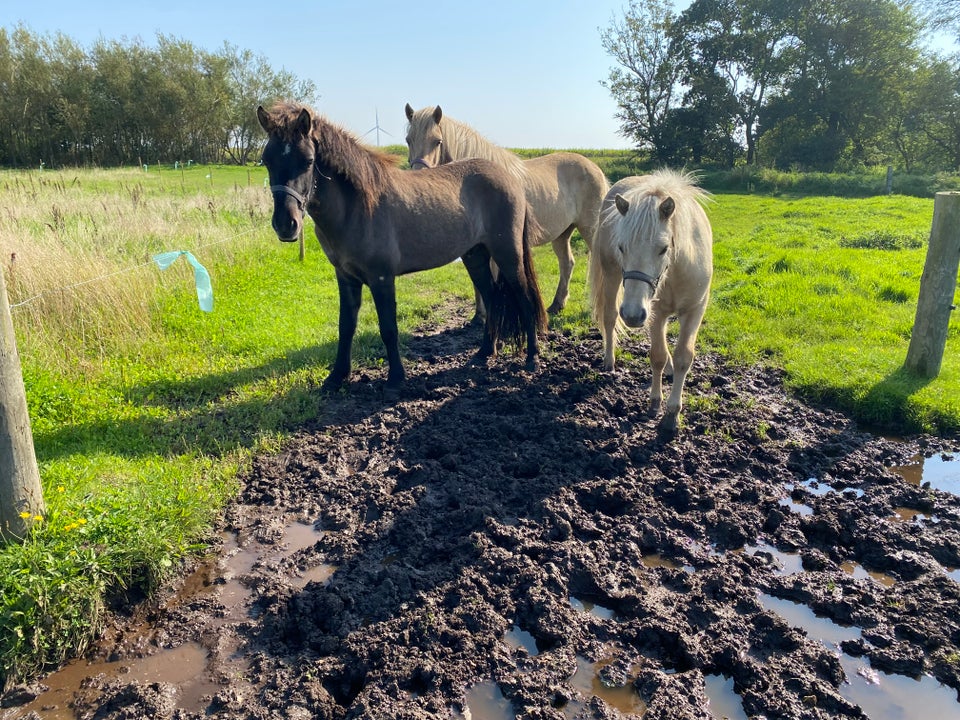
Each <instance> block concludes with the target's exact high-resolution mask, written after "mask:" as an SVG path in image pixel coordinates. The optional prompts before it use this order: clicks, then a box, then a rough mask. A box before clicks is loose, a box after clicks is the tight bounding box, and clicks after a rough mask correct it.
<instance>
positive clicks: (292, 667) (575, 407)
mask: <svg viewBox="0 0 960 720" xmlns="http://www.w3.org/2000/svg"><path fill="white" fill-rule="evenodd" d="M475 332H476V331H475V330H472V329H469V328H448V329H441V330H424V331H422V334H420V335H418V336H417V337H415V338H413V339H412V340H411V342H410V343H409V346H408V349H407V354H406V357H407V369H408V371H409V376H410V380H409V383H408V386H407V387H406V389H405V391H404V394H403V396H402V398H401V399H400V401H399V402H396V403H394V404H390V405H386V404H384V403H383V402H382V400H381V397H380V393H381V389H382V382H383V381H382V378H381V377H380V375H379V373H377V372H367V373H360V374H359V375H358V376H356V377H355V378H354V381H353V382H352V383H351V385H350V386H349V389H348V391H346V392H345V393H342V394H340V395H338V396H336V397H335V398H333V399H331V400H330V401H329V402H328V403H327V404H326V405H325V406H324V410H323V411H322V413H321V414H320V416H319V417H318V419H317V421H316V423H315V425H314V426H312V427H309V428H303V429H302V430H301V431H300V432H299V433H298V434H297V435H296V436H295V437H294V438H293V439H292V440H291V441H290V442H289V443H288V444H287V445H286V447H285V448H284V449H283V451H282V452H280V453H279V454H276V455H273V456H269V457H261V458H258V459H257V460H256V462H255V464H254V467H253V469H252V472H251V473H250V474H249V476H248V477H245V478H244V486H243V490H242V493H241V495H240V497H239V498H238V500H237V502H236V503H235V504H233V505H232V506H231V507H230V508H229V509H228V511H227V513H226V515H225V517H224V520H223V527H222V532H221V533H220V535H218V537H217V538H216V539H215V545H216V547H217V549H218V552H217V553H215V554H213V555H212V556H211V558H210V559H209V560H208V561H207V562H205V563H202V564H200V565H198V566H197V567H195V568H192V571H191V572H190V573H188V574H187V575H185V577H184V578H183V579H182V580H181V581H179V582H178V583H175V584H174V585H172V586H171V587H170V588H169V589H168V590H167V591H166V592H165V593H164V594H163V595H162V596H161V597H160V598H159V599H158V600H156V601H154V602H151V603H149V605H141V606H138V607H135V608H129V609H127V610H126V612H121V613H118V614H117V615H116V617H115V618H114V620H113V622H112V623H111V627H110V628H109V630H108V632H107V634H106V636H105V638H104V640H103V642H102V643H101V644H100V647H99V648H98V650H97V652H96V653H94V654H93V656H92V657H91V658H89V659H87V660H84V661H82V662H80V663H75V664H74V665H73V666H71V667H70V668H68V669H67V670H68V671H69V672H70V673H72V675H71V677H72V678H73V680H72V681H71V682H75V683H76V685H75V686H73V689H67V690H61V691H60V693H59V694H57V692H55V691H54V690H46V691H44V688H45V687H53V686H55V685H56V684H57V682H58V677H57V676H51V677H50V678H46V679H44V680H43V681H41V682H39V683H34V684H33V685H31V686H26V687H21V688H17V689H15V691H13V692H11V693H8V695H7V696H6V697H4V698H3V699H2V700H3V703H4V708H6V709H2V710H0V718H2V719H3V720H10V719H11V718H20V717H30V718H36V717H41V718H73V717H78V718H98V719H103V720H107V719H117V720H119V719H121V718H178V719H180V720H186V719H188V718H189V719H193V718H289V719H293V720H296V719H300V718H304V719H306V718H319V719H321V720H340V719H346V718H377V719H379V718H382V719H384V720H386V719H387V718H390V719H391V720H396V719H398V718H407V719H410V720H418V719H421V718H423V719H425V718H472V720H481V719H491V718H492V719H495V720H499V718H512V717H523V718H543V719H544V720H546V719H548V718H549V719H551V720H554V719H555V720H573V719H574V718H618V717H624V716H627V715H632V716H639V715H643V716H644V717H646V718H650V719H654V718H663V719H667V718H671V719H672V718H711V717H717V718H719V717H723V716H728V717H732V718H736V717H742V718H746V717H750V718H757V717H764V718H768V719H773V718H862V717H870V718H880V719H882V718H894V717H931V718H932V717H943V718H948V717H960V702H958V691H960V606H958V600H960V575H958V572H957V568H960V498H958V496H957V495H956V494H955V493H954V492H947V491H944V490H942V489H939V488H937V487H933V486H930V485H927V486H923V485H921V484H920V482H910V481H908V480H907V479H905V478H904V477H903V476H902V475H901V474H899V473H897V472H895V471H894V470H892V469H891V468H894V467H897V466H903V465H908V464H910V463H911V462H914V461H915V459H916V457H917V456H920V457H929V456H933V457H942V458H943V459H945V460H947V461H949V460H951V458H952V457H953V456H952V452H953V451H954V450H955V449H957V448H958V445H957V443H956V442H955V441H950V440H944V439H939V438H934V437H917V438H911V439H907V440H903V441H892V440H887V439H884V438H880V437H876V436H874V435H870V434H868V433H865V432H862V431H860V430H859V429H858V428H857V427H856V425H855V424H854V423H852V422H851V421H850V420H849V419H848V418H846V417H845V416H843V415H841V414H838V413H835V412H831V411H827V410H823V409H818V408H815V407H810V406H808V405H806V404H804V403H803V402H800V401H798V400H796V399H793V398H791V397H790V396H788V395H787V394H785V393H784V391H783V388H782V384H781V380H780V377H779V376H778V374H777V373H776V372H774V371H771V370H767V369H762V368H759V367H746V368H743V367H734V366H731V365H728V364H726V363H724V361H723V360H722V359H720V358H718V357H716V356H710V355H704V356H700V357H698V359H697V362H696V364H695V367H694V370H693V372H692V374H691V377H690V382H689V391H688V393H687V403H688V407H687V410H686V412H685V424H684V427H683V429H682V430H681V432H680V434H679V436H678V437H676V438H674V439H666V438H662V437H660V436H658V434H657V431H656V428H655V421H654V420H652V419H651V418H649V417H647V415H646V413H645V404H646V400H647V396H648V388H649V379H650V378H649V375H650V371H649V366H648V364H647V362H646V345H645V339H643V338H640V337H635V338H633V339H632V340H629V341H628V343H627V347H628V348H629V349H631V350H632V352H633V354H634V356H635V359H634V360H630V361H628V362H626V363H625V364H624V365H623V368H622V370H621V371H620V372H619V373H618V374H617V375H616V376H612V377H611V376H607V375H603V374H601V373H599V372H598V369H599V366H600V348H599V338H598V337H590V338H587V339H586V340H578V341H573V340H571V339H570V338H568V337H564V336H563V335H559V334H556V333H554V334H552V335H551V337H550V338H549V342H548V344H547V346H548V349H547V351H546V355H545V357H544V362H543V367H542V369H541V370H540V371H539V372H538V373H536V374H534V375H529V374H525V373H523V372H522V370H521V368H522V365H521V361H520V360H519V359H517V358H515V357H504V358H501V359H500V361H499V362H498V364H497V365H495V366H494V367H493V368H492V369H490V370H489V371H482V370H479V369H477V368H475V367H470V366H467V360H468V359H469V356H470V353H471V352H472V350H473V348H474V347H475V345H476V337H475ZM91 662H92V663H94V664H89V663H91ZM61 677H62V676H61ZM898 708H899V709H898Z"/></svg>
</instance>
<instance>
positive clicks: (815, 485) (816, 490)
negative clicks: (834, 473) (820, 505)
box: [787, 478, 864, 498]
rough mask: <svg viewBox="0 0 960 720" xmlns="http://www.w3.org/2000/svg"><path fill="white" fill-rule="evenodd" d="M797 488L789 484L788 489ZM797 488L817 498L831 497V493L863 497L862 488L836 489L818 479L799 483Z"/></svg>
mask: <svg viewBox="0 0 960 720" xmlns="http://www.w3.org/2000/svg"><path fill="white" fill-rule="evenodd" d="M794 487H795V486H794V485H791V484H788V485H787V489H788V490H792V489H793V488H794ZM796 487H802V488H803V489H804V490H806V491H807V492H808V493H810V494H811V495H816V496H817V497H823V496H824V495H829V494H830V493H840V494H841V495H846V494H847V493H852V494H853V495H854V496H856V497H858V498H859V497H863V494H864V493H863V490H861V489H860V488H854V487H842V488H835V487H833V486H832V485H828V484H827V483H825V482H820V481H819V480H817V479H816V478H810V479H809V480H805V481H803V482H802V483H797V485H796Z"/></svg>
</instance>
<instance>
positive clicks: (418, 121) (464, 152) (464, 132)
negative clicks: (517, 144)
mask: <svg viewBox="0 0 960 720" xmlns="http://www.w3.org/2000/svg"><path fill="white" fill-rule="evenodd" d="M434 109H435V108H433V107H425V108H422V109H420V110H417V111H416V112H415V113H414V114H413V118H411V120H410V129H411V130H412V131H413V132H415V133H421V134H422V133H425V132H426V131H427V128H429V127H430V125H431V124H432V123H433V111H434ZM440 132H441V133H442V135H443V145H444V147H445V148H446V152H447V153H449V155H450V157H451V159H453V160H465V159H467V158H483V159H484V160H490V161H491V162H494V163H496V164H497V165H500V166H501V167H503V168H505V169H507V170H509V171H510V172H511V173H513V174H514V175H515V176H516V177H518V178H519V179H520V180H523V179H524V177H525V176H526V174H527V169H526V166H524V164H523V158H521V157H520V156H519V155H516V154H515V153H512V152H510V151H509V150H507V149H505V148H502V147H500V146H499V145H494V144H493V143H492V142H490V141H489V140H487V139H486V138H485V137H483V136H482V135H481V134H480V133H478V132H477V131H476V130H474V129H473V128H472V127H470V126H469V125H467V124H465V123H462V122H460V121H459V120H455V119H454V118H452V117H450V116H449V115H447V114H446V113H444V114H443V117H441V118H440Z"/></svg>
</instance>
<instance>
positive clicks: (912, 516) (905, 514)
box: [889, 507, 932, 523]
mask: <svg viewBox="0 0 960 720" xmlns="http://www.w3.org/2000/svg"><path fill="white" fill-rule="evenodd" d="M889 519H890V520H891V521H893V522H902V523H913V522H920V521H921V520H930V519H932V516H930V515H928V514H927V513H926V512H925V511H923V510H915V509H913V508H908V507H898V508H894V509H893V515H891V516H890V518H889Z"/></svg>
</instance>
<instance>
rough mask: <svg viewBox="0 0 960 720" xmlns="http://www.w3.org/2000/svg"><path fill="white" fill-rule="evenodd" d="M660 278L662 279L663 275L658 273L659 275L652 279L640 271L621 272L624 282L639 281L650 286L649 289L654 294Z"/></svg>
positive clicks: (651, 276)
mask: <svg viewBox="0 0 960 720" xmlns="http://www.w3.org/2000/svg"><path fill="white" fill-rule="evenodd" d="M664 269H666V268H664ZM661 277H663V273H660V274H659V275H657V277H654V276H653V275H647V273H645V272H643V271H642V270H624V271H623V279H624V281H627V280H639V281H640V282H645V283H646V284H647V285H649V286H650V288H651V289H652V290H653V291H654V292H656V290H657V284H658V283H659V282H660V278H661Z"/></svg>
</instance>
